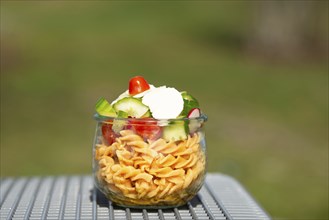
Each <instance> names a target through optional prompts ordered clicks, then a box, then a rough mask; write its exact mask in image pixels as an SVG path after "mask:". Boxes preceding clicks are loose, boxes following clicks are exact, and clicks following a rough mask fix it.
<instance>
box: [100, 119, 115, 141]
mask: <svg viewBox="0 0 329 220" xmlns="http://www.w3.org/2000/svg"><path fill="white" fill-rule="evenodd" d="M102 135H103V138H104V142H105V143H106V144H107V145H111V144H113V142H114V141H115V138H116V136H115V133H114V131H113V130H112V124H105V123H104V124H103V125H102Z"/></svg>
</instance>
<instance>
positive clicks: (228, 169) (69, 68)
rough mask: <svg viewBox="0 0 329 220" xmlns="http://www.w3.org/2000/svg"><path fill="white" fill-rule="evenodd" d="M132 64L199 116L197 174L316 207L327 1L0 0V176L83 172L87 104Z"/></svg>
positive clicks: (89, 134) (88, 138) (275, 205)
mask: <svg viewBox="0 0 329 220" xmlns="http://www.w3.org/2000/svg"><path fill="white" fill-rule="evenodd" d="M134 75H143V76H144V77H145V78H146V79H147V80H148V81H149V82H150V83H151V84H154V85H156V86H160V85H168V86H173V87H176V88H177V89H178V90H186V91H189V92H190V93H191V94H192V95H194V96H195V97H197V98H198V100H199V101H200V103H201V107H202V110H203V111H204V112H205V113H206V114H207V115H208V117H209V121H208V122H207V128H206V131H207V148H208V159H209V163H208V171H209V172H221V173H225V174H228V175H231V176H233V177H235V178H236V179H237V180H238V181H240V182H241V183H242V184H243V185H244V186H245V187H246V188H247V190H248V191H250V192H251V194H252V195H253V196H254V197H255V198H256V200H257V201H258V202H259V203H260V204H261V205H262V206H263V207H264V208H265V210H266V211H268V212H269V214H270V215H271V216H272V217H274V218H280V219H327V218H328V2H327V1H315V2H312V1H288V2H281V1H280V2H277V1H265V2H263V3H262V2H260V1H232V2H230V1H218V2H216V1H205V2H203V1H190V2H185V1H183V2H182V1H179V2H175V1H164V2H153V1H141V2H135V1H127V2H118V1H112V2H108V1H67V2H65V1H49V2H42V1H27V2H24V1H1V176H21V175H24V176H30V175H60V174H88V173H89V174H90V173H91V160H92V156H91V153H92V142H93V136H94V132H95V125H96V124H95V121H94V120H93V117H92V116H93V113H94V104H95V102H96V100H97V99H98V98H99V97H101V96H104V97H106V98H107V99H108V100H113V99H114V98H116V97H117V96H118V95H119V94H121V92H123V91H124V90H125V89H126V88H127V86H128V80H129V78H130V77H132V76H134Z"/></svg>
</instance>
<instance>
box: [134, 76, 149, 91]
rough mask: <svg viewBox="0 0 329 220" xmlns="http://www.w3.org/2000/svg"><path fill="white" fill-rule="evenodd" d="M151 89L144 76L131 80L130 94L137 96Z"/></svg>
mask: <svg viewBox="0 0 329 220" xmlns="http://www.w3.org/2000/svg"><path fill="white" fill-rule="evenodd" d="M148 89H150V85H149V84H148V83H147V81H146V80H145V79H144V78H143V77H142V76H135V77H133V78H131V79H130V80H129V94H130V95H137V94H139V93H141V92H144V91H146V90H148Z"/></svg>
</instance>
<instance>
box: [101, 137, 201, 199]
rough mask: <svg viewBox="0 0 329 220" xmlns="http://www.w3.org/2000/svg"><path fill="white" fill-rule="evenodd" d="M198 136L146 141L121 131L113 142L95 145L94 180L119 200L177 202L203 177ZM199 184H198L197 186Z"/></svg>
mask: <svg viewBox="0 0 329 220" xmlns="http://www.w3.org/2000/svg"><path fill="white" fill-rule="evenodd" d="M200 139H201V137H200V134H199V133H195V134H193V135H192V136H191V135H189V136H188V138H187V139H186V140H181V141H175V142H166V141H165V140H164V139H162V138H159V139H157V140H155V141H147V142H145V141H144V140H143V138H142V137H141V136H139V135H137V134H135V133H134V132H133V131H131V130H122V131H120V136H119V137H118V138H116V141H115V142H114V143H113V144H112V145H110V146H106V145H104V144H98V145H96V150H95V160H96V161H98V167H99V169H98V173H97V178H98V180H99V181H100V182H101V183H102V184H103V186H101V187H104V188H106V190H107V191H108V192H109V193H112V194H113V193H115V198H117V199H118V201H125V202H127V199H128V200H129V202H130V203H131V204H138V205H150V204H154V205H155V204H159V203H163V202H166V203H171V202H172V203H176V202H177V201H180V200H181V199H182V198H184V197H186V195H188V194H189V191H190V190H193V188H195V187H200V186H195V184H192V183H193V181H194V182H196V181H197V180H198V179H199V181H201V180H200V179H202V178H203V172H204V171H205V155H204V152H203V150H202V148H201V146H200ZM199 185H200V184H199Z"/></svg>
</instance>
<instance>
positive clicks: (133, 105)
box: [113, 97, 149, 118]
mask: <svg viewBox="0 0 329 220" xmlns="http://www.w3.org/2000/svg"><path fill="white" fill-rule="evenodd" d="M113 108H114V110H116V111H117V112H119V111H123V112H126V113H127V114H128V116H131V117H135V118H141V117H142V116H143V115H144V114H145V113H146V112H147V111H148V110H149V108H148V107H147V106H146V105H144V104H143V103H142V101H141V100H140V99H137V98H133V97H126V98H123V99H121V100H119V101H117V102H116V103H115V104H114V105H113Z"/></svg>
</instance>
